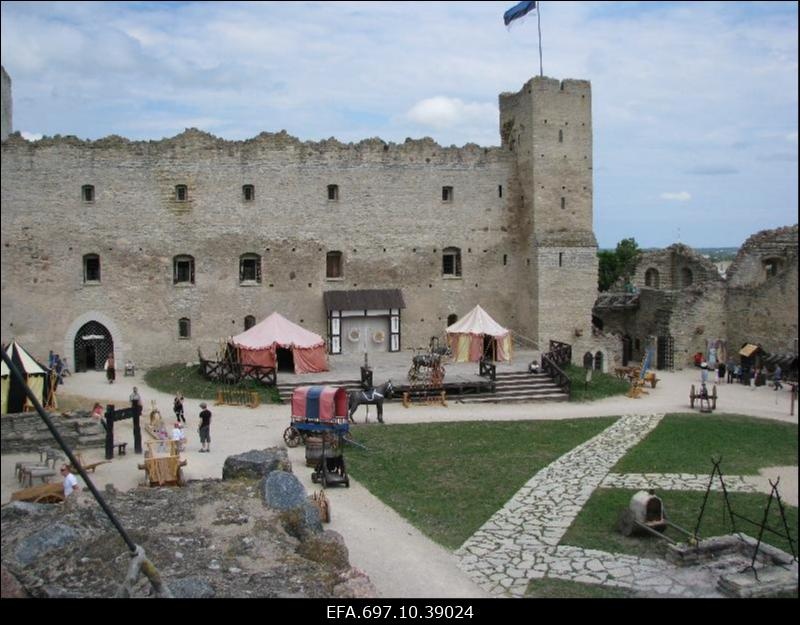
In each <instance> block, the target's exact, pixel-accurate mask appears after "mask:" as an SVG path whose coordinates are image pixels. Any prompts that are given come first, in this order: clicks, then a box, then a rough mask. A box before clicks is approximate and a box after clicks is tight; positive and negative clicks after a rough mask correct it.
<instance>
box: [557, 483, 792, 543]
mask: <svg viewBox="0 0 800 625" xmlns="http://www.w3.org/2000/svg"><path fill="white" fill-rule="evenodd" d="M635 493H636V491H635V490H624V489H605V488H601V489H598V490H596V491H595V492H594V494H593V495H592V497H591V498H590V499H589V501H588V502H587V504H586V505H585V506H584V507H583V510H581V512H580V514H578V516H577V518H576V519H575V521H574V522H573V524H572V525H571V526H570V528H569V530H567V533H566V534H565V535H564V538H563V539H562V540H561V544H562V545H573V546H576V547H584V548H587V549H600V550H602V551H608V552H612V553H628V554H631V555H636V556H641V557H646V558H658V557H662V556H663V554H664V550H665V546H666V541H663V540H660V539H659V538H656V537H655V536H653V537H650V536H645V537H636V536H631V537H626V536H623V535H622V534H620V533H619V532H618V531H617V529H616V526H617V519H618V517H619V514H620V513H621V512H622V511H623V510H626V509H627V508H628V505H629V504H630V500H631V497H632V496H633V495H634V494H635ZM656 495H657V496H658V497H659V498H661V500H662V502H663V504H664V511H665V513H666V515H667V518H668V519H669V520H670V521H671V522H673V523H674V524H675V525H678V526H680V527H682V528H684V529H686V530H688V531H689V532H693V531H694V529H695V527H696V526H697V520H698V516H699V513H700V509H701V507H702V505H703V498H704V496H705V492H697V491H657V492H656ZM728 496H729V500H730V503H731V507H732V509H733V512H734V514H736V515H740V516H743V517H746V518H747V519H750V520H751V521H755V522H757V523H759V524H760V523H761V521H762V519H763V518H764V510H765V508H766V505H767V500H768V498H769V496H768V495H766V494H754V493H729V494H728ZM785 509H786V517H787V521H788V525H789V528H790V532H791V536H792V540H794V541H795V545H796V544H797V508H795V507H793V506H786V507H785ZM735 523H736V530H737V531H740V532H744V533H745V534H748V535H749V536H752V537H753V538H757V537H758V528H757V527H756V526H755V525H754V524H753V523H749V522H747V521H744V520H742V519H740V518H738V516H737V517H736V518H735ZM768 526H769V527H771V528H773V529H775V530H778V531H783V522H782V520H781V518H780V514H779V512H778V507H777V504H776V502H775V501H773V502H772V505H771V506H770V510H769V516H768ZM732 531H733V526H732V525H731V517H730V515H729V514H728V513H727V509H726V507H725V502H724V498H723V495H722V492H721V491H712V492H711V493H710V494H709V496H708V501H707V503H706V507H705V511H704V512H703V518H702V520H701V523H700V529H699V530H698V535H699V536H700V538H708V537H711V536H722V535H725V534H730V533H731V532H732ZM666 535H667V536H669V537H671V538H672V539H674V540H677V541H678V542H685V541H686V536H685V534H683V533H681V532H679V531H677V530H675V529H673V528H668V529H667V531H666ZM762 540H763V541H764V542H766V543H769V544H770V545H774V546H776V547H778V548H779V549H783V550H784V551H786V552H787V553H790V552H791V550H790V548H789V544H788V542H787V541H786V540H785V539H784V538H781V537H779V536H776V535H775V534H772V533H770V532H765V533H764V536H763V539H762ZM796 549H797V547H796V546H795V550H796Z"/></svg>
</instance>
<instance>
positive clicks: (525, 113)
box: [500, 77, 598, 349]
mask: <svg viewBox="0 0 800 625" xmlns="http://www.w3.org/2000/svg"><path fill="white" fill-rule="evenodd" d="M500 135H501V140H502V145H503V147H504V148H507V149H509V150H510V151H512V152H513V153H514V154H515V155H516V158H515V161H516V172H515V173H516V185H515V186H516V188H514V189H513V191H515V192H516V195H515V197H513V201H514V202H518V203H519V204H520V206H519V207H518V208H519V214H521V215H524V216H525V217H524V220H522V221H523V223H522V224H520V225H521V226H522V228H523V229H524V230H525V232H524V235H523V236H524V237H525V240H526V244H527V253H528V258H527V261H526V265H527V267H526V270H527V272H528V292H527V293H525V295H526V296H527V298H528V300H529V303H530V307H531V308H530V311H529V312H528V314H527V315H526V316H527V318H528V319H531V320H532V324H533V326H532V327H531V331H532V333H533V336H532V337H531V338H533V339H534V340H536V341H537V342H538V343H539V345H540V347H541V348H542V349H546V348H547V345H548V342H549V340H551V339H552V340H558V341H562V342H565V343H571V344H575V343H581V342H582V341H581V339H580V337H581V336H584V337H586V338H590V337H591V309H592V305H593V303H594V300H595V298H596V295H597V264H598V263H597V240H596V239H595V236H594V232H593V230H592V93H591V85H590V83H589V81H586V80H563V81H558V80H555V79H552V78H546V77H535V78H532V79H531V80H529V81H528V82H527V83H526V84H525V85H524V86H523V87H522V89H521V90H520V91H519V92H517V93H503V94H500Z"/></svg>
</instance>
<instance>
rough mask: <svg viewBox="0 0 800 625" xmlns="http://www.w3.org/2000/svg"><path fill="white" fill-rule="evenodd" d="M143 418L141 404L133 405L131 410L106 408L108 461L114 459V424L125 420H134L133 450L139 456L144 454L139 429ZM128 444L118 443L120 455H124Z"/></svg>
mask: <svg viewBox="0 0 800 625" xmlns="http://www.w3.org/2000/svg"><path fill="white" fill-rule="evenodd" d="M141 416H142V406H141V404H136V405H132V406H131V407H130V408H123V409H122V410H114V405H113V404H109V405H107V406H106V414H105V424H104V425H105V428H106V460H111V459H112V458H113V457H114V422H115V421H122V420H124V419H133V450H134V452H136V453H137V454H140V453H142V431H141V429H140V428H139V418H140V417H141ZM125 445H127V443H118V444H117V447H119V452H120V454H124V453H125V451H124V449H125Z"/></svg>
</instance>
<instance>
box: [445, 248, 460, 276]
mask: <svg viewBox="0 0 800 625" xmlns="http://www.w3.org/2000/svg"><path fill="white" fill-rule="evenodd" d="M442 275H443V276H445V277H451V278H458V277H461V250H460V249H459V248H457V247H446V248H444V250H442Z"/></svg>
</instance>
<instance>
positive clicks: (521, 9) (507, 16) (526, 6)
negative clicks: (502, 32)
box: [503, 2, 536, 26]
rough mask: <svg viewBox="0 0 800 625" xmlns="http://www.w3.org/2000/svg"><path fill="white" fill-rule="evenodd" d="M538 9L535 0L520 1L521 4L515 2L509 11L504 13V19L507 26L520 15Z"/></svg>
mask: <svg viewBox="0 0 800 625" xmlns="http://www.w3.org/2000/svg"><path fill="white" fill-rule="evenodd" d="M535 10H536V3H535V2H520V3H519V4H515V5H514V6H513V7H511V8H510V9H509V10H508V11H506V12H505V13H503V21H504V22H505V24H506V26H508V25H509V24H510V23H511V22H513V21H514V20H516V19H519V18H520V17H523V16H525V15H527V14H528V13H530V12H531V11H535Z"/></svg>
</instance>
